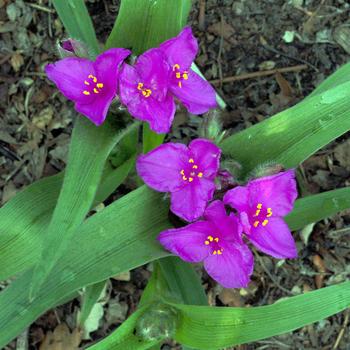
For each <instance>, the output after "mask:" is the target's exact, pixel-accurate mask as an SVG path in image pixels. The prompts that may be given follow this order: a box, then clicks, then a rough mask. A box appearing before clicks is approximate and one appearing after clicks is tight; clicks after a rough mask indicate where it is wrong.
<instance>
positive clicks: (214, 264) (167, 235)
mask: <svg viewBox="0 0 350 350" xmlns="http://www.w3.org/2000/svg"><path fill="white" fill-rule="evenodd" d="M204 219H205V221H197V222H195V223H193V224H190V225H187V226H185V227H182V228H178V229H170V230H166V231H163V232H161V233H160V235H159V237H158V240H159V241H160V243H161V244H162V245H163V246H164V247H165V248H166V249H167V250H169V251H171V252H172V253H174V254H176V255H178V256H179V257H180V258H181V259H182V260H185V261H188V262H192V263H197V262H200V261H204V267H205V269H206V270H207V272H208V274H209V275H210V276H211V277H212V278H213V279H215V280H216V281H217V282H219V283H220V284H221V285H222V286H224V287H226V288H240V287H246V286H247V284H248V283H249V277H250V275H251V274H252V272H253V265H254V259H253V255H252V253H251V251H250V250H249V248H248V247H247V245H246V244H244V243H243V241H242V237H241V233H242V228H241V225H240V224H239V221H238V220H237V218H236V217H235V215H234V214H231V215H229V216H228V215H226V211H225V207H224V205H223V203H222V202H221V201H214V202H213V203H211V204H210V205H209V206H208V208H207V209H206V211H205V213H204Z"/></svg>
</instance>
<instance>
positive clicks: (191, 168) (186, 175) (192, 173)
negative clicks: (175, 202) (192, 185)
mask: <svg viewBox="0 0 350 350" xmlns="http://www.w3.org/2000/svg"><path fill="white" fill-rule="evenodd" d="M188 163H189V164H188V166H187V169H181V171H180V174H181V175H182V180H184V181H188V182H192V181H193V180H194V178H195V177H199V178H201V177H203V173H202V172H201V171H198V165H196V164H195V163H194V159H193V158H190V159H189V160H188Z"/></svg>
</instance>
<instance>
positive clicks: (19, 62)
mask: <svg viewBox="0 0 350 350" xmlns="http://www.w3.org/2000/svg"><path fill="white" fill-rule="evenodd" d="M10 63H11V66H12V68H13V70H14V71H15V72H18V71H19V70H20V69H21V67H22V66H23V64H24V59H23V56H22V55H21V54H20V53H17V52H16V53H14V54H13V55H12V57H11V59H10Z"/></svg>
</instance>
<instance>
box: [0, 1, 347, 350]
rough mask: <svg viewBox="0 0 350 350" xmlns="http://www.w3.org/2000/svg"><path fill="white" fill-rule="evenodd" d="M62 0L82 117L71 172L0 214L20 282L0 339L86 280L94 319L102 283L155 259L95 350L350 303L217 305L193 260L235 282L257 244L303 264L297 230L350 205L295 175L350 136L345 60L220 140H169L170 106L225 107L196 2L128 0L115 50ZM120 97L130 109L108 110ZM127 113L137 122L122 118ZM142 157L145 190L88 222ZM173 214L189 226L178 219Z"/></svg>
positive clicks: (263, 328)
mask: <svg viewBox="0 0 350 350" xmlns="http://www.w3.org/2000/svg"><path fill="white" fill-rule="evenodd" d="M53 3H54V5H55V7H56V10H57V12H58V14H59V16H60V18H61V19H62V21H63V23H64V25H65V27H66V30H67V32H68V33H69V35H70V37H71V38H72V39H71V40H69V41H67V42H65V43H64V45H63V46H62V48H60V52H61V53H62V54H63V55H65V57H64V58H62V59H61V60H58V61H57V62H53V63H50V64H49V65H47V66H46V73H47V76H48V78H49V79H51V80H52V81H53V82H54V83H55V84H56V86H57V88H58V89H59V90H60V91H61V92H62V93H63V94H64V95H65V96H66V97H67V98H68V99H70V100H72V101H74V102H75V108H76V110H77V111H78V112H79V113H81V115H79V116H77V119H76V123H75V126H74V130H73V134H72V139H71V145H70V153H69V159H68V164H67V168H66V170H65V173H64V174H58V175H56V176H54V177H52V178H47V179H43V180H40V181H38V182H36V183H34V184H33V185H31V186H29V187H28V188H27V189H25V190H24V191H22V192H21V193H19V194H18V195H17V196H15V197H14V198H13V199H12V200H11V201H10V202H8V203H7V204H6V205H5V206H4V207H3V208H1V209H0V221H1V227H0V256H1V259H0V264H1V269H0V278H1V280H6V279H9V278H10V277H15V280H14V281H12V282H11V283H10V285H9V286H8V287H7V288H6V289H5V290H4V291H2V292H1V293H0V309H1V312H0V345H1V347H3V346H5V345H6V344H7V343H8V342H9V341H11V340H12V339H13V338H14V337H16V336H17V335H18V334H19V333H20V332H21V331H22V330H23V329H24V328H25V327H27V326H28V325H30V323H31V322H33V321H34V320H35V319H36V318H37V317H39V316H40V315H41V314H42V313H43V312H45V311H46V310H48V309H49V308H52V307H54V306H56V305H59V304H61V303H64V302H65V301H67V300H70V299H72V298H74V297H75V296H76V294H77V292H78V291H79V290H81V289H82V288H83V287H86V289H85V296H88V298H87V297H86V302H85V303H84V305H83V309H84V314H86V313H88V311H86V310H87V309H88V308H89V305H90V306H91V305H93V302H91V300H94V299H95V300H97V298H98V296H99V294H100V291H101V288H100V286H101V282H103V281H105V280H106V279H108V278H109V277H111V276H113V275H116V274H118V273H120V272H123V271H126V270H130V269H133V268H135V267H137V266H140V265H143V264H145V263H148V262H153V273H152V277H151V279H150V281H149V283H148V285H147V287H146V289H145V291H144V293H143V296H142V298H141V301H140V305H139V308H138V310H137V311H136V312H135V313H134V314H132V315H131V316H130V317H129V318H128V319H127V320H126V321H125V322H124V323H123V324H122V325H121V326H120V327H118V328H117V329H116V330H115V332H113V333H112V334H111V335H110V336H109V337H107V338H106V339H104V340H102V341H101V342H99V343H97V344H95V345H93V346H92V347H90V348H91V349H156V348H159V347H160V344H161V343H162V342H163V341H164V339H167V338H173V339H175V340H176V341H178V342H179V343H181V344H183V345H184V346H190V347H191V348H195V349H221V348H224V347H228V346H232V345H236V344H242V343H247V342H251V341H254V340H258V339H263V338H267V337H270V336H273V335H277V334H281V333H284V332H289V331H291V330H294V329H296V328H299V327H302V326H304V325H306V324H309V323H312V322H316V321H319V320H321V319H323V318H325V317H328V316H330V315H333V314H335V313H337V312H340V311H342V310H344V309H346V308H347V307H348V306H349V304H350V282H343V283H340V284H338V285H334V286H331V287H326V288H322V289H320V290H317V291H313V292H309V293H307V294H303V295H299V296H295V297H291V298H288V299H284V300H281V301H279V302H278V303H275V304H272V305H266V306H261V307H250V308H231V307H230V308H219V307H209V306H206V303H207V302H206V296H205V293H204V291H203V289H202V286H201V284H200V281H199V278H198V276H197V275H196V273H195V272H194V270H193V268H192V266H191V264H189V263H193V262H196V263H197V262H203V264H204V267H205V269H206V270H207V272H208V274H209V275H210V276H211V277H212V278H213V279H215V280H216V281H217V282H218V283H220V284H221V285H222V286H224V287H229V288H237V287H244V286H247V285H248V284H249V279H250V276H251V274H252V272H253V264H254V262H253V255H252V253H251V251H250V248H251V244H252V245H254V246H255V247H256V248H257V249H258V250H260V251H262V252H264V253H266V254H269V255H271V256H273V257H275V258H278V259H282V258H283V259H285V258H296V257H297V249H296V246H295V242H294V239H293V237H292V234H291V230H292V231H293V230H297V229H300V228H302V227H304V226H305V225H307V224H309V223H312V222H316V221H318V220H321V219H323V218H326V217H328V216H330V215H332V214H334V213H336V212H338V211H340V210H342V209H345V208H350V199H349V198H350V196H349V194H350V190H349V189H348V188H344V189H339V190H335V191H330V192H325V193H322V194H319V195H314V196H310V197H306V198H301V199H297V200H296V197H297V190H296V180H295V174H294V170H293V169H295V168H296V167H297V166H298V164H299V163H301V162H302V161H304V160H305V159H306V158H307V157H309V156H310V155H312V154H313V153H315V152H316V151H317V150H318V149H320V148H321V147H323V146H325V145H326V144H328V143H329V142H331V141H332V140H333V139H335V138H336V137H338V136H340V135H342V134H343V133H345V132H346V131H348V130H350V118H349V116H350V89H349V87H350V66H349V65H345V66H344V67H342V68H340V70H339V71H338V72H336V73H334V74H333V75H332V76H331V77H329V78H328V79H327V80H326V81H325V82H324V83H322V84H321V85H320V86H319V87H318V88H317V89H316V90H315V91H314V92H313V93H312V94H311V95H310V96H308V97H307V98H306V99H305V100H304V101H302V102H300V103H299V104H298V105H296V106H294V107H292V108H290V109H288V110H286V111H283V112H281V113H279V114H277V115H275V116H273V117H271V118H269V119H267V120H266V121H264V122H261V123H259V124H257V125H254V126H253V127H250V128H248V129H246V130H243V131H241V132H239V133H236V134H234V135H230V136H228V137H227V138H225V139H224V140H221V139H222V137H221V136H222V135H221V134H220V132H219V133H218V132H217V130H216V128H215V127H212V128H211V126H209V127H208V130H207V131H208V132H207V136H208V137H212V139H204V138H197V139H195V140H193V141H192V142H191V143H190V144H189V145H184V144H180V143H170V142H169V143H165V144H162V142H163V140H164V135H163V133H166V132H169V129H170V127H171V123H172V120H173V118H174V115H175V111H176V107H175V106H176V105H175V101H180V102H181V103H182V104H183V105H184V106H185V107H186V108H187V110H188V111H189V112H191V113H194V114H202V113H205V112H207V111H208V110H209V109H211V108H217V106H216V100H217V99H218V97H216V96H215V91H214V90H213V88H212V87H211V86H210V85H209V84H208V83H207V82H206V81H205V80H204V79H203V78H201V77H200V75H199V74H198V72H196V67H195V66H194V65H193V61H194V58H195V55H196V53H197V51H198V45H197V42H196V39H195V38H194V36H193V34H192V32H191V29H190V27H188V26H186V17H187V14H188V12H189V9H190V6H191V4H190V0H179V1H169V0H154V1H149V0H122V2H121V7H120V11H119V15H118V17H117V20H116V23H115V26H114V28H113V30H112V33H111V34H110V36H109V38H108V40H107V43H106V45H105V47H104V48H102V46H100V44H99V43H98V42H97V39H96V36H95V34H94V30H93V27H92V23H91V19H90V17H89V16H88V13H87V10H86V8H85V5H84V2H83V1H82V0H71V1H67V2H65V1H59V0H56V1H53ZM135 23H138V25H137V26H135ZM117 96H118V101H117V103H118V104H119V107H122V108H119V109H118V111H117V112H113V110H114V109H113V108H110V105H111V104H112V102H114V101H115V100H116V99H117ZM126 110H127V112H126ZM84 116H85V117H87V118H85V117H84ZM132 117H134V118H136V119H139V120H141V121H144V122H145V123H144V124H143V125H142V128H143V138H142V149H143V152H140V148H141V147H138V142H139V141H138V140H139V138H138V129H139V128H140V127H141V126H140V125H141V124H140V123H139V122H138V121H136V122H135V121H132ZM88 119H89V120H88ZM121 120H127V121H130V124H128V125H126V126H125V124H124V126H123V127H121V126H120V125H123V123H120V121H121ZM127 123H128V122H127ZM213 130H214V131H215V132H213ZM219 136H220V137H219ZM140 153H142V154H140ZM112 156H113V157H114V162H113V163H112V162H111V159H112ZM223 159H225V160H227V159H233V160H235V161H236V162H238V163H239V164H240V165H241V171H240V173H239V174H230V173H229V172H228V170H227V169H226V170H225V171H223V170H222V169H221V166H220V165H221V163H222V160H223ZM111 164H113V165H111ZM135 165H136V169H137V173H138V175H139V176H140V178H141V179H142V180H143V181H144V183H145V185H143V186H141V187H140V188H138V189H136V190H134V191H132V192H130V193H129V194H127V195H125V196H124V197H122V198H121V199H118V200H117V201H115V202H114V203H112V204H110V205H109V206H107V207H106V208H105V209H104V210H102V211H101V212H98V213H96V214H94V215H92V216H89V217H88V218H87V215H88V214H89V212H90V209H91V208H93V207H94V206H95V205H96V204H98V203H100V202H102V201H103V200H104V199H106V198H107V197H108V196H109V195H110V194H111V193H112V192H113V191H114V190H115V189H116V188H117V187H118V186H119V185H120V184H121V183H122V182H123V181H124V180H125V178H126V177H127V176H128V174H129V172H130V171H131V170H132V168H134V166H135ZM283 168H284V169H286V170H283V171H282V169H283ZM232 175H234V176H232ZM218 187H220V191H219V192H218V191H216V189H217V188H218ZM158 192H166V193H170V195H169V197H170V200H168V199H165V198H164V195H163V194H159V193H158ZM223 192H224V195H223V196H222V193H223ZM225 205H226V206H225ZM169 208H170V210H171V211H172V212H173V213H174V214H176V215H177V216H178V217H180V218H181V219H182V220H183V224H182V225H181V227H177V228H174V227H173V226H172V225H171V223H170V222H169V219H168V213H169ZM157 238H158V239H157ZM170 255H177V256H178V257H180V258H181V259H178V258H176V257H174V256H170ZM188 262H189V263H188ZM102 285H103V284H102ZM82 318H84V317H82ZM80 322H82V323H83V320H80Z"/></svg>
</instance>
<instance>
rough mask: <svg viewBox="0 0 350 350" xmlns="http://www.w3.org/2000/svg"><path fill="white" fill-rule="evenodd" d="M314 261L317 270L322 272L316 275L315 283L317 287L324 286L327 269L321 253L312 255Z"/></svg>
mask: <svg viewBox="0 0 350 350" xmlns="http://www.w3.org/2000/svg"><path fill="white" fill-rule="evenodd" d="M312 263H313V265H314V266H315V268H316V270H317V271H318V272H319V273H320V274H319V275H316V276H315V284H316V287H317V288H318V289H319V288H322V286H323V280H324V275H323V274H324V273H325V272H326V271H327V269H326V266H325V263H324V261H323V259H322V258H321V257H320V256H319V255H314V256H313V257H312Z"/></svg>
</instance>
